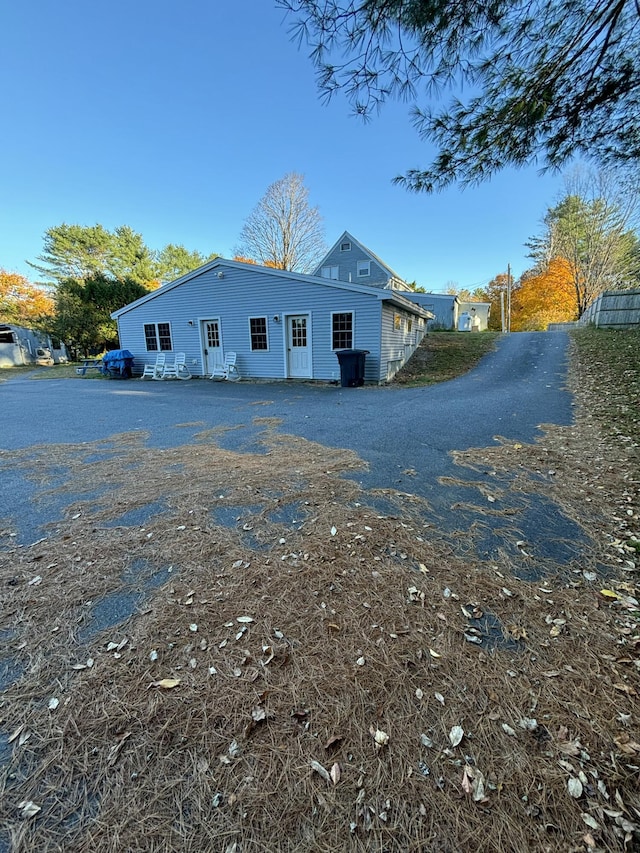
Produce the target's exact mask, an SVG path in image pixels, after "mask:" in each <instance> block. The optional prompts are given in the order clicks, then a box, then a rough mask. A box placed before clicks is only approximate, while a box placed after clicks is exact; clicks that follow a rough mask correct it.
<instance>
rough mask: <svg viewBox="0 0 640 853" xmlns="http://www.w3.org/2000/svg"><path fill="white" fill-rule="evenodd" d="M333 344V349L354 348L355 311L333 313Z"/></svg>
mask: <svg viewBox="0 0 640 853" xmlns="http://www.w3.org/2000/svg"><path fill="white" fill-rule="evenodd" d="M331 321H332V324H331V346H332V348H333V349H352V348H353V312H352V311H343V312H341V313H340V314H332V317H331Z"/></svg>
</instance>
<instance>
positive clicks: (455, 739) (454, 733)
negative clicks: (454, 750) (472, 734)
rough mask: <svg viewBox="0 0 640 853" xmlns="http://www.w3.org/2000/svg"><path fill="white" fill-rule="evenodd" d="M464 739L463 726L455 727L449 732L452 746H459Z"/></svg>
mask: <svg viewBox="0 0 640 853" xmlns="http://www.w3.org/2000/svg"><path fill="white" fill-rule="evenodd" d="M463 737H464V729H463V728H462V726H453V728H452V729H451V731H450V732H449V741H450V742H451V746H458V744H459V743H460V741H461V740H462V738H463Z"/></svg>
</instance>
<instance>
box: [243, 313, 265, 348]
mask: <svg viewBox="0 0 640 853" xmlns="http://www.w3.org/2000/svg"><path fill="white" fill-rule="evenodd" d="M252 320H264V325H265V330H266V333H267V348H266V349H254V348H253V340H252V337H251V321H252ZM247 325H248V326H249V348H250V352H257V353H261V352H269V317H268V316H267V315H266V314H256V315H255V316H254V317H247Z"/></svg>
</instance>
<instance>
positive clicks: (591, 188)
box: [450, 169, 640, 331]
mask: <svg viewBox="0 0 640 853" xmlns="http://www.w3.org/2000/svg"><path fill="white" fill-rule="evenodd" d="M638 198H639V191H638V185H637V183H636V184H634V183H632V182H630V181H625V182H623V183H620V182H619V181H617V180H616V179H615V178H614V176H612V174H611V173H610V172H606V171H593V170H586V169H577V170H575V171H574V172H572V173H570V174H569V175H567V177H566V178H565V194H564V195H563V197H562V198H561V199H560V201H559V202H558V203H557V204H555V205H554V206H553V207H550V208H548V210H547V213H546V215H545V217H544V220H543V222H542V231H541V233H539V234H536V235H534V236H533V237H531V238H529V240H528V241H527V243H526V244H525V245H526V246H527V247H528V249H529V257H530V258H531V260H532V261H533V265H532V267H531V268H530V269H528V270H526V271H525V272H524V273H522V275H521V276H520V277H519V278H518V279H517V280H511V281H510V280H509V276H508V274H507V273H500V274H499V275H497V276H496V277H495V278H494V279H492V280H491V281H490V282H489V284H488V285H487V286H486V287H481V288H477V289H476V290H474V291H473V292H472V293H471V292H469V291H468V290H460V289H458V288H455V287H454V288H451V289H450V290H451V292H453V293H457V294H458V295H459V296H462V297H463V298H464V299H466V300H468V299H476V300H479V301H482V302H490V303H491V314H490V321H489V328H491V329H495V330H500V329H501V328H502V311H503V306H505V310H506V305H505V303H506V299H507V295H508V294H509V295H510V309H511V310H510V314H511V330H512V331H533V330H539V329H546V327H547V325H548V324H549V323H563V322H571V321H574V320H577V319H579V318H580V317H581V316H582V315H583V314H584V312H585V310H586V309H587V308H588V307H589V305H590V304H591V303H592V302H593V300H594V299H595V298H596V297H597V296H598V294H600V293H602V291H604V290H626V289H629V288H634V287H638V286H639V285H640V239H639V238H638V234H637V232H636V231H635V227H634V226H635V224H636V214H637V211H638Z"/></svg>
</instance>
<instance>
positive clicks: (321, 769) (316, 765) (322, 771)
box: [309, 759, 335, 784]
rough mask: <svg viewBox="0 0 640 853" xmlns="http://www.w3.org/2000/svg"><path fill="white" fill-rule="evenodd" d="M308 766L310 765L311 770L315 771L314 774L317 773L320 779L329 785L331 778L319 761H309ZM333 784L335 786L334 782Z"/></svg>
mask: <svg viewBox="0 0 640 853" xmlns="http://www.w3.org/2000/svg"><path fill="white" fill-rule="evenodd" d="M309 764H310V765H311V769H312V770H315V772H316V773H318V774H319V775H320V776H322V778H323V779H324V780H325V782H329V783H331V781H332V779H331V776H330V775H329V773H328V771H327V770H326V769H325V768H324V767H323V766H322V764H320V762H319V761H315V760H314V759H311V761H310V762H309ZM334 784H335V782H334Z"/></svg>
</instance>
